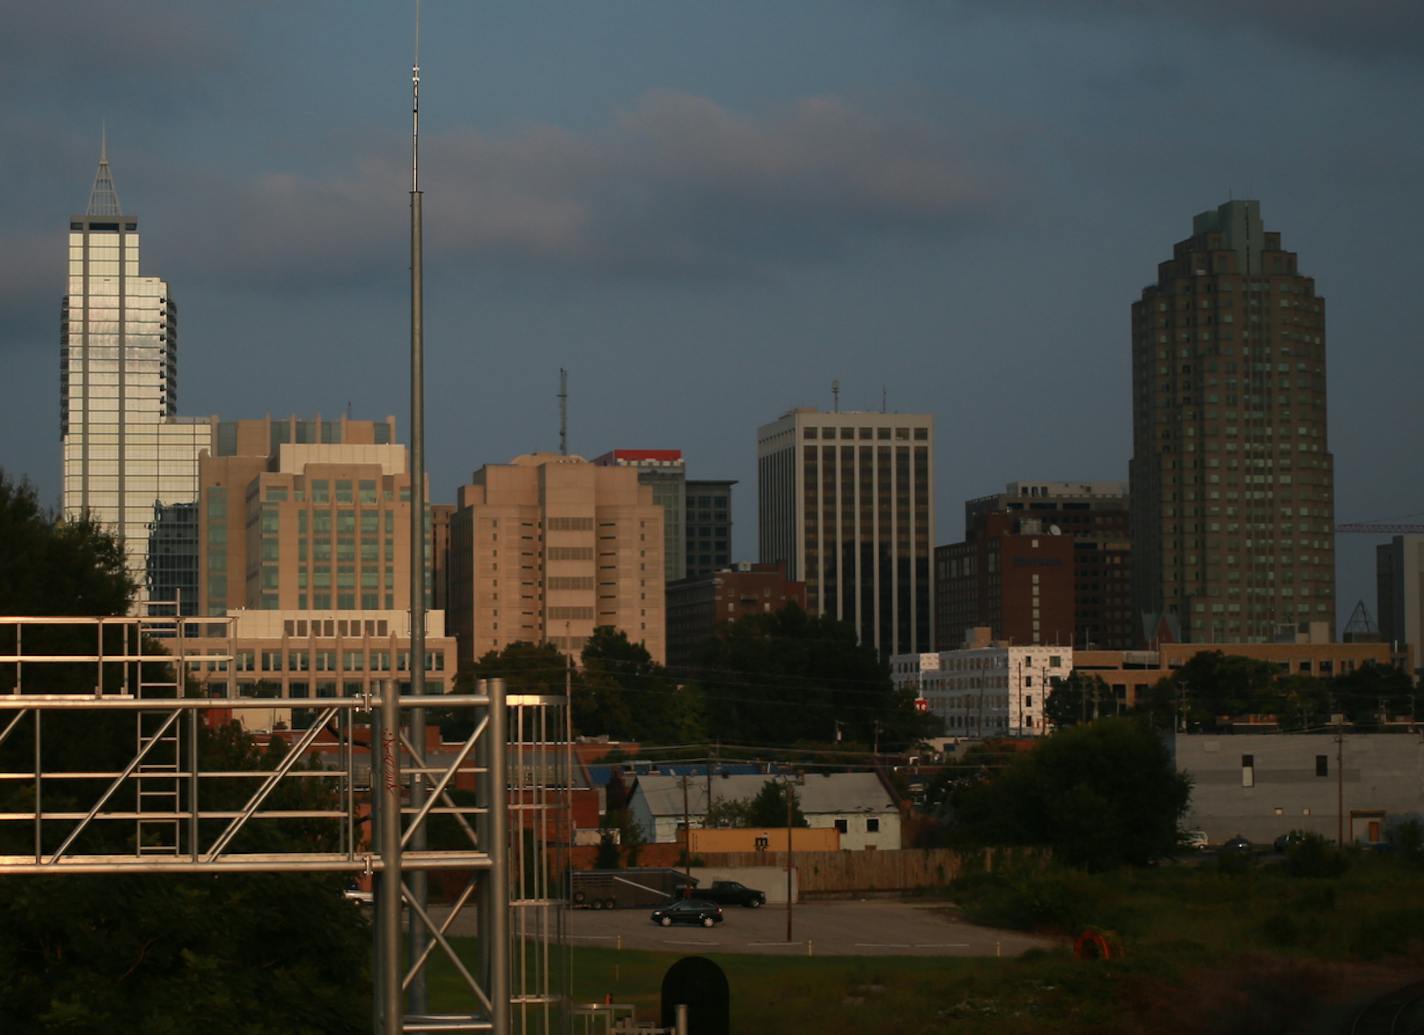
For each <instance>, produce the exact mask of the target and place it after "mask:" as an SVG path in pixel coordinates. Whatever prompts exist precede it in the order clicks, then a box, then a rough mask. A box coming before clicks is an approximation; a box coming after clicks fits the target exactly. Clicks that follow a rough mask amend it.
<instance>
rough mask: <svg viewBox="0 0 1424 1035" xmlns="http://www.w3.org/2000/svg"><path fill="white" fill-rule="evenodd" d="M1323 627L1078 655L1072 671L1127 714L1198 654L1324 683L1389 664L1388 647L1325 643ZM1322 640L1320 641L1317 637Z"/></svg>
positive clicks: (1320, 625) (1323, 625) (1083, 651)
mask: <svg viewBox="0 0 1424 1035" xmlns="http://www.w3.org/2000/svg"><path fill="white" fill-rule="evenodd" d="M1327 628H1328V626H1327V625H1326V624H1325V623H1318V624H1317V625H1316V635H1315V637H1314V638H1312V637H1311V636H1309V635H1306V636H1303V637H1302V638H1301V640H1300V641H1299V642H1292V643H1164V644H1162V646H1161V648H1160V649H1159V650H1151V651H1149V650H1138V651H1123V650H1080V651H1075V652H1074V654H1073V668H1074V670H1075V671H1078V672H1081V673H1083V674H1084V675H1089V676H1098V677H1099V678H1100V679H1102V681H1103V682H1104V683H1105V684H1107V686H1108V689H1109V690H1111V691H1112V696H1113V699H1114V701H1115V702H1116V709H1115V710H1120V711H1126V710H1127V709H1130V708H1133V707H1135V706H1136V704H1137V698H1138V695H1139V694H1141V693H1142V692H1143V691H1144V690H1146V689H1147V688H1149V687H1152V686H1155V685H1156V684H1157V682H1158V681H1159V680H1162V679H1165V678H1166V677H1167V676H1170V675H1172V674H1173V673H1174V672H1175V671H1176V670H1177V669H1179V668H1181V667H1182V666H1183V665H1185V664H1186V663H1187V662H1189V661H1191V660H1192V658H1194V657H1196V656H1197V655H1198V654H1201V653H1211V652H1212V651H1220V652H1221V653H1222V654H1227V655H1230V656H1233V657H1239V658H1250V659H1251V660H1253V661H1268V662H1270V663H1271V664H1273V665H1275V666H1277V667H1278V668H1279V669H1280V670H1281V672H1282V673H1289V674H1291V675H1303V676H1317V677H1320V678H1323V679H1329V678H1331V677H1333V676H1340V675H1345V674H1348V673H1350V672H1354V671H1356V670H1357V669H1361V668H1364V667H1365V666H1367V665H1378V666H1380V667H1385V666H1388V665H1389V664H1391V658H1390V649H1389V644H1387V643H1333V642H1329V640H1328V634H1325V630H1326V629H1327ZM1322 634H1324V635H1322Z"/></svg>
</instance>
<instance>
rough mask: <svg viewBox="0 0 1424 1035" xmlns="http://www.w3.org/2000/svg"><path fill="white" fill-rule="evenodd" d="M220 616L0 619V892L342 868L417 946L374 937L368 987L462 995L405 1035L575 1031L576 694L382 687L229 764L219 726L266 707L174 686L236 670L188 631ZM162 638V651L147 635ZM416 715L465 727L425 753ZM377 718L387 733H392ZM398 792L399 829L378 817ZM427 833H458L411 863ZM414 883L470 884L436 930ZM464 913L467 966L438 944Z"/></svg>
mask: <svg viewBox="0 0 1424 1035" xmlns="http://www.w3.org/2000/svg"><path fill="white" fill-rule="evenodd" d="M214 621H215V620H213V619H182V618H178V619H175V618H174V616H172V615H168V616H161V617H160V618H158V619H156V620H155V619H150V618H147V617H142V616H140V617H135V616H126V617H123V618H112V619H110V618H103V619H96V618H91V619H75V618H62V619H44V618H29V617H24V618H0V674H3V676H0V875H54V874H76V873H90V874H117V873H139V874H150V875H155V876H161V875H165V874H192V873H225V872H262V873H283V872H288V873H291V872H313V871H315V872H333V873H347V874H351V875H352V876H353V877H367V876H368V877H372V878H374V880H375V882H376V888H377V891H376V895H377V902H378V904H379V903H380V902H381V901H382V899H381V896H382V895H383V894H386V893H387V892H386V891H385V890H384V889H385V888H386V887H388V886H389V885H387V883H386V880H385V878H386V877H387V874H388V873H389V875H390V876H391V877H393V878H394V879H395V881H394V891H393V893H395V894H398V895H399V898H400V903H401V906H402V909H403V912H404V923H405V925H406V926H407V927H413V926H415V925H420V926H421V927H422V928H423V929H424V930H425V931H426V932H428V935H429V937H428V938H427V939H425V940H424V942H423V949H422V951H421V952H420V953H419V954H412V953H406V954H404V955H403V954H402V953H401V951H400V947H399V944H398V943H397V944H396V947H395V948H394V950H392V949H391V948H390V945H391V944H392V943H391V942H390V941H389V939H387V938H385V937H384V935H383V937H382V938H378V939H377V941H376V953H377V958H376V960H375V967H374V968H373V970H374V971H375V972H377V973H384V969H383V968H390V967H394V968H397V969H398V972H399V987H400V989H401V990H402V993H404V991H405V990H407V989H409V988H410V986H411V984H412V983H413V982H414V981H416V980H417V978H418V976H419V975H421V974H422V973H423V972H424V971H425V969H426V968H427V967H428V966H429V964H430V961H431V960H432V959H435V958H444V959H445V960H447V961H448V963H449V965H450V967H451V968H452V969H453V970H454V972H455V973H456V974H457V975H458V977H459V978H460V990H461V993H462V994H463V998H464V1000H465V1002H462V1004H461V1008H460V1011H459V1012H452V1013H447V1014H434V1013H427V1012H422V1013H419V1014H406V1015H404V1016H403V1017H402V1020H401V1024H402V1027H401V1030H403V1031H408V1032H437V1031H440V1032H447V1031H448V1032H454V1031H495V1032H498V1033H501V1035H503V1033H506V1032H509V1031H519V1032H521V1033H534V1032H555V1031H560V1032H566V1031H569V1030H570V1025H571V1023H572V1020H571V1017H572V1015H571V1013H570V1011H569V1008H568V989H569V987H570V976H571V974H570V962H569V955H568V951H567V944H568V942H567V937H566V935H567V930H566V905H567V903H566V898H565V895H564V894H563V885H562V883H561V881H560V880H559V875H560V874H561V873H562V872H563V870H564V867H565V866H566V865H567V862H568V856H567V848H566V845H567V843H568V842H569V841H571V840H572V838H571V836H570V829H571V828H570V823H571V817H570V814H569V805H570V797H569V794H570V791H569V788H570V786H571V782H572V766H571V758H570V754H569V745H568V743H567V737H566V731H567V728H568V710H567V703H568V698H567V697H565V696H563V695H510V696H508V697H507V698H506V695H505V692H504V685H503V681H502V680H490V681H488V682H486V681H481V683H480V685H479V687H478V688H477V692H475V693H452V694H441V695H430V696H424V695H422V696H413V695H410V694H402V693H400V692H399V690H398V687H397V686H396V684H394V683H393V682H391V681H384V682H381V683H378V684H376V685H375V686H374V687H373V688H371V689H368V690H366V691H365V692H363V693H362V695H361V696H353V697H342V698H322V699H318V700H313V701H312V705H313V707H312V712H313V718H312V721H311V722H310V724H309V725H308V726H307V727H306V728H305V729H302V730H292V731H288V732H285V733H280V734H272V735H270V740H269V747H268V750H267V751H266V753H265V754H263V755H262V756H261V757H260V758H257V759H254V758H252V757H251V752H250V750H249V751H248V752H247V755H246V757H241V753H240V752H236V751H235V749H234V747H233V745H234V744H235V743H240V744H246V743H248V742H247V741H246V740H244V739H242V738H238V737H236V736H234V735H232V734H231V731H228V732H227V733H226V734H224V726H225V724H226V723H228V722H230V721H232V719H233V717H234V716H238V715H240V714H241V713H242V712H243V711H244V710H246V709H268V708H270V707H271V704H272V702H271V701H270V700H268V699H266V698H256V697H242V696H236V695H232V694H231V693H230V692H229V695H228V696H224V697H213V698H210V697H205V696H187V695H186V694H187V693H188V690H189V688H186V687H185V686H184V685H183V672H184V671H185V668H186V663H189V662H192V661H194V660H195V659H197V660H205V661H217V660H224V659H230V658H231V655H232V651H231V646H232V644H231V629H230V626H229V627H228V628H227V629H226V630H219V632H220V633H222V635H216V636H215V635H212V634H211V630H209V631H208V632H209V635H204V636H193V637H190V636H188V635H185V634H184V632H183V628H182V627H183V626H184V625H186V624H189V623H192V624H195V625H196V624H209V625H210V624H211V623H213V622H214ZM175 622H176V624H177V626H178V628H179V633H178V635H177V636H176V638H175V640H174V641H173V642H174V646H175V654H174V655H168V654H165V653H163V652H162V651H161V650H160V649H159V648H158V645H157V644H155V643H153V642H152V641H151V639H150V638H149V637H148V636H147V635H146V634H147V631H148V630H149V629H150V628H151V626H152V625H154V624H166V625H168V626H169V627H170V629H171V628H172V627H173V626H174V625H175ZM189 648H193V649H189ZM392 706H393V709H394V710H393V711H391V710H388V709H390V708H392ZM415 709H439V710H440V711H441V712H442V713H443V714H445V715H447V716H449V717H451V719H452V720H453V721H455V722H458V723H461V724H462V725H463V727H464V728H466V729H468V730H469V731H470V732H469V734H468V736H466V737H464V739H463V740H459V741H458V742H456V743H454V744H445V743H442V744H440V746H439V748H438V750H437V751H436V752H435V753H434V754H432V753H431V752H430V751H428V750H427V745H425V744H416V743H414V742H413V741H412V738H411V737H410V736H409V734H408V725H409V724H408V721H407V720H406V718H405V717H406V716H408V714H409V713H410V712H412V711H413V710H415ZM383 713H384V714H385V715H390V714H395V715H396V716H397V722H398V724H399V725H400V727H401V729H399V730H397V731H394V734H395V735H393V736H391V737H389V738H388V737H386V736H385V735H384V733H383V730H384V727H385V722H386V720H384V719H383ZM130 714H131V715H132V721H133V723H134V725H133V726H132V727H130V729H131V730H132V732H131V733H127V734H126V733H125V732H124V729H123V726H122V724H123V723H124V722H126V721H127V717H128V716H129V715H130ZM130 738H131V739H130ZM76 744H83V745H84V747H83V750H78V749H76V748H75V745H76ZM392 782H393V783H394V787H395V796H394V798H387V799H386V800H387V801H391V800H393V801H395V802H397V803H398V807H397V808H396V810H395V812H392V811H391V809H390V808H389V807H387V808H384V809H383V807H382V799H383V798H386V793H387V792H388V791H389V789H390V787H391V786H392ZM417 785H418V787H417ZM457 788H459V789H462V790H463V791H465V792H468V791H470V790H471V788H473V790H474V794H473V795H470V794H468V793H466V794H464V795H460V794H457V793H456V791H457ZM417 790H418V791H419V792H420V793H413V792H414V791H417ZM378 791H379V792H380V793H377V792H378ZM383 812H384V813H385V814H387V815H391V814H394V815H398V816H399V820H398V824H399V825H398V832H397V835H396V838H395V842H396V846H397V850H396V852H394V853H391V852H389V851H386V852H383V851H382V850H381V846H382V841H381V837H380V831H381V829H382V828H381V824H382V823H383V821H384V816H383ZM437 817H443V819H442V822H444V823H445V824H446V826H447V828H449V827H453V830H454V831H455V834H454V835H453V837H451V836H447V837H446V838H445V839H444V840H443V842H442V843H437V844H436V845H434V846H432V847H427V848H420V849H417V848H415V847H414V845H415V844H416V842H417V840H418V838H417V831H419V830H421V829H423V828H425V827H428V826H429V824H430V823H431V822H433V821H434V820H435V819H436V818H437ZM447 833H448V830H447ZM391 858H394V859H395V860H396V863H395V866H394V867H392V866H391V863H390V859H391ZM406 871H411V872H412V873H436V872H464V873H465V874H466V879H465V880H464V882H463V885H460V886H459V890H458V892H457V893H455V895H454V899H453V901H452V903H451V905H450V907H449V909H448V912H446V913H445V914H444V915H443V916H437V915H434V911H432V910H430V909H429V908H428V907H427V906H426V904H425V903H424V902H423V901H422V898H421V897H420V896H418V895H416V894H414V893H413V890H412V888H411V886H410V883H409V882H408V881H407V879H406V876H405V874H406ZM471 911H473V912H474V913H475V914H476V922H477V924H478V928H479V934H480V937H479V939H478V945H479V949H478V959H476V960H473V961H471V960H467V959H466V958H464V957H463V956H462V954H461V952H459V951H458V949H457V946H456V945H455V944H453V943H452V941H451V937H452V933H453V931H454V928H455V925H456V924H457V922H458V921H459V919H460V917H461V916H462V915H464V914H467V913H468V912H471ZM380 985H381V983H380V982H377V987H378V990H379V988H380ZM378 994H379V993H378Z"/></svg>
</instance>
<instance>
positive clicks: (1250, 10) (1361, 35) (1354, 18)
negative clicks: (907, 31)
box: [916, 0, 1424, 60]
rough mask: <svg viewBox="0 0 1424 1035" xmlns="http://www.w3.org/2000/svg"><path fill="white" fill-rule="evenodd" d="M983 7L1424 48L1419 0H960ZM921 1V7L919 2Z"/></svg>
mask: <svg viewBox="0 0 1424 1035" xmlns="http://www.w3.org/2000/svg"><path fill="white" fill-rule="evenodd" d="M962 2H963V3H965V4H967V5H969V6H971V7H982V8H984V9H985V10H986V11H992V12H994V13H1001V12H1028V13H1036V14H1046V15H1049V16H1052V17H1055V18H1060V19H1070V20H1091V21H1100V22H1106V23H1115V22H1120V21H1124V20H1128V19H1143V18H1149V19H1162V20H1169V21H1176V22H1180V23H1184V24H1187V25H1190V26H1192V27H1193V28H1195V29H1198V30H1200V31H1202V32H1203V33H1205V34H1207V35H1215V36H1218V37H1220V38H1226V37H1228V36H1232V35H1235V34H1237V33H1238V32H1239V31H1240V30H1242V29H1246V30H1254V31H1256V32H1258V33H1260V34H1261V35H1263V36H1266V37H1268V38H1272V39H1279V40H1282V41H1288V42H1291V43H1295V44H1299V45H1303V46H1306V47H1309V48H1311V49H1315V50H1320V51H1324V52H1326V53H1330V54H1333V55H1337V56H1340V57H1347V58H1351V59H1364V60H1374V59H1379V58H1391V59H1402V60H1409V59H1412V58H1417V57H1419V56H1421V55H1424V3H1420V2H1419V0H1359V2H1356V3H1346V2H1342V0H962ZM916 6H919V7H921V9H924V8H923V7H922V5H919V4H917V5H916Z"/></svg>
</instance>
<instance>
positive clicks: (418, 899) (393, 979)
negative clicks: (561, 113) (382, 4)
mask: <svg viewBox="0 0 1424 1035" xmlns="http://www.w3.org/2000/svg"><path fill="white" fill-rule="evenodd" d="M421 201H422V197H421V191H420V0H415V53H414V59H413V60H412V62H411V68H410V656H411V658H412V664H411V666H410V694H411V696H412V697H414V698H416V699H417V700H419V699H420V698H423V697H424V696H425V543H426V525H425V319H424V307H425V282H424V271H423V268H422V265H423V259H424V243H423V241H422V230H423V225H424V218H423V214H422V211H421ZM399 694H400V683H399V682H398V681H397V680H394V679H391V680H388V681H387V682H386V686H385V690H384V692H383V693H382V694H381V739H382V748H383V751H384V754H385V760H386V764H387V765H388V766H390V767H391V769H392V770H393V771H392V772H389V773H387V774H385V779H384V781H383V786H382V797H381V804H382V809H381V813H382V814H381V822H380V842H381V855H382V857H383V858H382V867H383V868H382V871H381V884H380V893H381V900H380V903H379V909H380V913H379V918H378V922H379V924H380V943H381V960H380V963H381V966H380V969H379V974H380V978H379V981H378V982H377V994H378V996H379V1000H380V1004H381V1007H382V1017H381V1021H382V1024H383V1028H382V1031H383V1033H384V1035H398V1033H399V1032H402V1031H404V1030H405V1023H404V1016H403V1014H404V1011H403V1010H402V1005H403V1004H402V1003H401V995H402V991H403V988H402V982H401V977H402V974H401V971H402V969H403V968H402V966H401V951H400V941H401V923H400V915H401V887H402V884H403V881H402V875H401V848H402V838H403V836H404V832H403V829H402V827H403V824H402V822H401V788H400V783H401V781H400V778H399V766H400V761H399V760H400V754H401V752H400V745H399V741H398V739H397V738H398V737H399V736H400V735H401V728H400V702H399ZM425 739H426V738H425V709H424V708H422V707H416V708H412V709H411V712H410V746H411V755H412V758H411V762H412V764H413V765H414V766H415V767H416V770H417V771H416V773H414V774H413V779H412V780H411V782H410V803H411V805H412V806H413V807H415V808H416V809H419V808H420V807H421V806H423V805H424V803H425V786H424V784H423V782H422V777H421V772H420V771H421V770H423V769H424V767H425ZM409 841H410V849H411V851H414V852H420V851H423V850H424V849H425V847H426V837H425V827H424V825H423V824H418V825H417V826H416V827H415V829H414V831H413V832H412V835H411V837H410V838H409ZM409 891H410V897H411V903H412V906H413V907H414V908H412V910H411V916H410V923H409V933H408V941H409V943H410V950H409V951H410V957H411V958H412V959H419V958H420V956H421V953H422V952H424V951H425V942H426V935H425V931H424V929H423V928H422V927H421V925H420V921H419V920H418V919H417V918H416V915H415V912H416V910H420V911H422V912H423V911H424V909H425V905H426V899H427V883H426V879H425V872H424V871H423V870H413V871H411V874H410V887H409ZM407 994H408V996H409V1001H408V1005H409V1008H410V1012H411V1013H412V1014H415V1015H417V1016H419V1015H421V1014H424V1013H425V1012H426V987H425V980H424V972H423V971H422V972H419V973H417V974H416V975H415V978H414V980H412V981H411V982H410V985H409V989H408V992H407Z"/></svg>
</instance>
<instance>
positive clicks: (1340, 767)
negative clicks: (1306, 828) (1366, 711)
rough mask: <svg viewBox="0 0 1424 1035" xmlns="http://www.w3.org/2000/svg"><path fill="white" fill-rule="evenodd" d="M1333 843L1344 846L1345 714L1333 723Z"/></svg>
mask: <svg viewBox="0 0 1424 1035" xmlns="http://www.w3.org/2000/svg"><path fill="white" fill-rule="evenodd" d="M1335 818H1336V828H1335V843H1336V844H1338V845H1339V846H1340V847H1341V848H1344V847H1345V715H1344V713H1343V712H1342V713H1341V714H1340V715H1339V721H1338V722H1336V723H1335Z"/></svg>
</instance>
